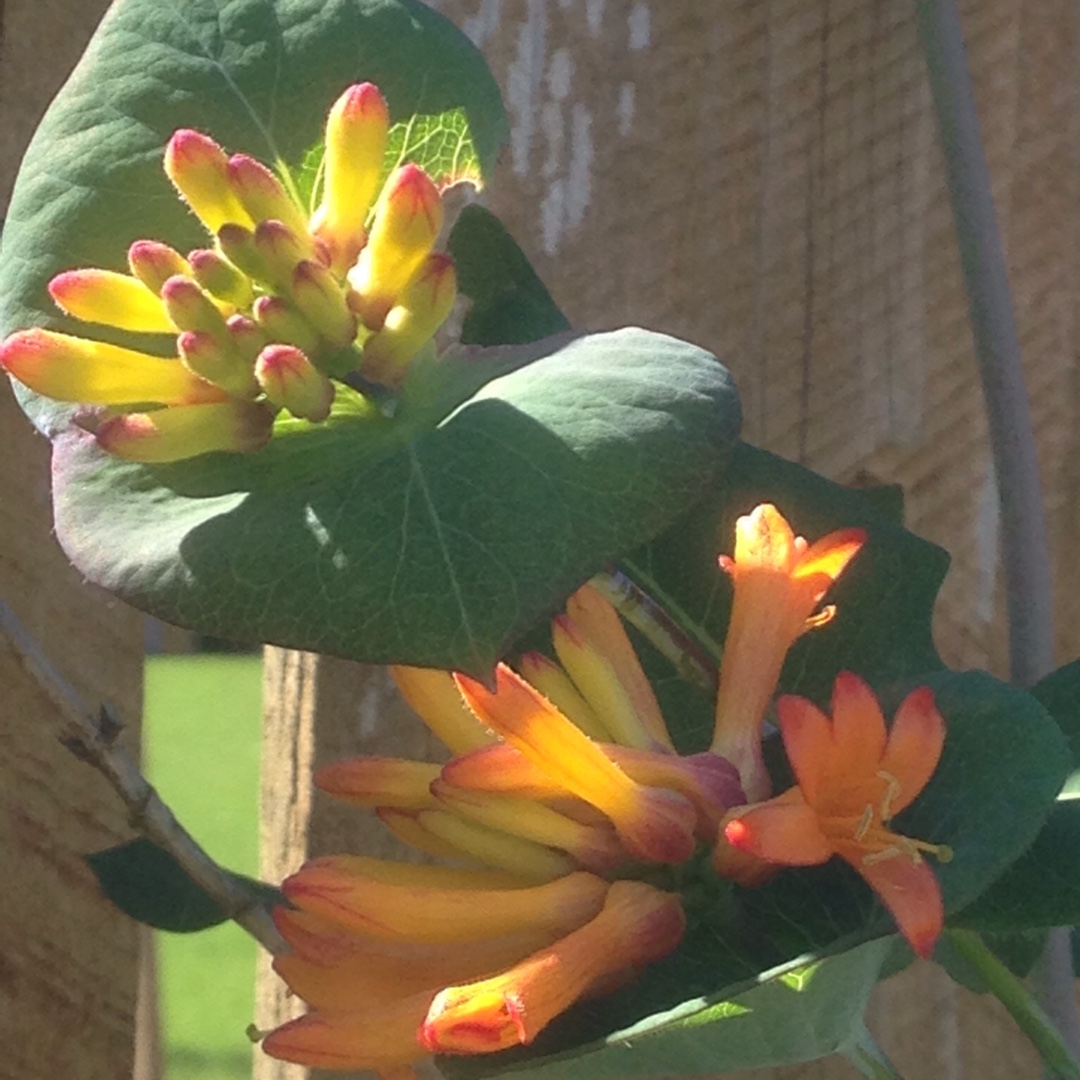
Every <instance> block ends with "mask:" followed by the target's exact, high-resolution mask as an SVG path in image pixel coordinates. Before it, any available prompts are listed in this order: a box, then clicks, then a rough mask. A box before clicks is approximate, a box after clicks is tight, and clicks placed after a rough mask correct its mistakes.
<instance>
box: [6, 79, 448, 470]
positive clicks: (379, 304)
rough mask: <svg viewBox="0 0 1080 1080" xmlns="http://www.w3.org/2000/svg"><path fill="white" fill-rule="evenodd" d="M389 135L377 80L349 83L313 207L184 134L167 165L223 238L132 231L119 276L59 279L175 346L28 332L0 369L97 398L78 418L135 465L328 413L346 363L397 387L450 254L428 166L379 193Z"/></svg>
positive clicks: (250, 440) (61, 299) (440, 295)
mask: <svg viewBox="0 0 1080 1080" xmlns="http://www.w3.org/2000/svg"><path fill="white" fill-rule="evenodd" d="M389 130H390V116H389V111H388V109H387V106H386V102H385V100H384V99H383V97H382V95H381V94H380V93H379V91H378V89H377V88H376V87H375V86H373V85H372V84H370V83H362V84H359V85H356V86H352V87H350V88H349V89H348V90H346V91H345V92H344V94H342V95H341V97H340V98H339V99H338V100H337V102H336V103H335V104H334V106H333V107H332V108H331V110H330V115H329V117H328V120H327V125H326V156H325V160H324V168H323V195H322V201H321V202H320V204H319V206H318V208H317V209H316V210H315V212H314V214H313V215H311V217H310V218H309V217H308V214H307V213H306V211H305V209H304V208H303V207H302V206H301V204H300V202H299V200H298V198H297V196H296V192H295V191H294V190H293V189H292V186H291V184H290V185H288V186H287V185H286V184H283V183H282V182H281V181H280V180H279V179H278V178H277V176H275V175H274V173H273V172H272V171H271V170H270V169H268V168H267V167H266V166H265V165H263V164H261V163H260V162H258V161H256V160H255V159H254V158H251V157H248V156H247V155H245V154H233V155H232V156H231V157H230V156H229V155H227V154H226V152H225V151H224V150H223V149H222V148H221V147H220V146H219V145H218V144H217V143H216V142H215V141H214V140H213V139H211V138H210V137H209V136H207V135H204V134H202V133H200V132H197V131H190V130H180V131H177V132H176V133H175V134H174V135H173V136H172V138H171V139H170V140H169V142H168V145H167V146H166V148H165V160H164V166H165V172H166V174H167V176H168V178H169V179H170V180H171V181H172V183H173V186H174V187H175V188H176V190H177V192H178V194H179V195H180V197H181V198H182V199H183V200H184V202H186V203H187V205H188V207H189V208H190V209H191V211H192V213H194V214H195V216H196V217H197V218H198V219H199V220H200V222H201V223H202V224H203V225H204V226H205V228H206V229H207V231H208V232H209V233H210V235H211V237H212V239H213V248H212V249H197V250H195V251H191V252H189V253H188V255H187V257H184V256H183V255H181V254H180V253H179V252H177V251H174V250H173V249H172V248H170V247H169V246H168V245H166V244H162V243H159V242H157V241H152V240H139V241H137V242H136V243H135V244H133V245H132V246H131V248H130V250H129V252H128V269H129V271H130V272H129V273H127V274H124V273H119V272H117V271H114V270H103V269H98V268H87V269H77V270H68V271H65V272H64V273H62V274H58V275H57V276H56V277H54V278H53V279H52V281H51V282H50V283H49V291H50V293H51V295H52V297H53V300H54V301H55V302H56V304H57V306H58V307H59V308H60V309H61V310H62V311H64V312H65V313H66V314H68V315H69V316H72V317H74V318H76V319H79V320H81V321H83V322H86V323H92V324H96V325H99V326H106V327H113V328H116V329H119V330H124V331H128V332H131V333H137V334H146V335H152V336H154V337H155V338H158V337H159V336H160V335H171V336H174V337H175V338H176V352H175V355H174V356H172V357H171V358H166V359H163V358H161V357H160V356H157V355H152V354H151V353H149V352H148V353H143V352H140V351H138V350H133V349H126V348H120V347H118V346H115V345H112V344H108V343H105V342H102V341H97V340H94V339H91V338H81V337H74V336H71V335H69V334H61V333H57V332H54V331H51V330H41V329H30V330H24V331H20V332H18V333H15V334H12V335H11V336H10V337H9V338H7V339H6V340H5V341H4V342H3V343H0V367H2V368H4V369H5V370H6V371H7V372H8V373H9V374H10V375H12V376H14V377H15V378H16V379H18V380H19V381H20V382H22V383H24V384H25V385H26V386H28V387H29V388H30V389H31V390H34V391H36V392H37V393H39V394H43V395H45V396H46V397H51V398H54V399H56V400H58V401H68V402H74V403H79V404H83V405H87V406H96V407H98V409H97V410H96V411H95V412H94V413H93V414H87V415H85V416H83V417H81V418H80V422H81V423H83V424H84V426H87V427H88V428H90V429H92V430H93V431H94V434H95V437H96V439H97V442H98V444H99V445H100V446H101V447H102V448H103V449H105V450H107V451H108V452H109V453H111V454H114V455H116V456H118V457H122V458H128V459H131V460H135V461H143V462H166V461H176V460H180V459H183V458H188V457H194V456H196V455H199V454H204V453H208V452H210V451H214V450H218V451H229V452H233V453H249V452H252V451H255V450H259V449H261V448H262V447H263V446H265V444H266V443H267V441H268V440H269V439H270V436H271V433H272V429H273V422H274V418H275V416H276V415H277V414H278V413H279V412H282V411H284V412H286V413H290V414H291V415H293V416H295V417H297V418H299V419H303V420H307V421H309V422H311V423H320V422H322V421H323V420H325V419H326V418H327V417H328V416H329V414H330V409H331V406H332V404H333V401H334V397H335V393H336V390H337V386H338V382H337V380H340V379H342V378H344V377H347V376H349V375H352V374H356V373H358V375H359V377H360V378H362V379H364V380H366V381H367V382H369V383H374V384H381V385H383V386H387V387H394V386H397V385H398V384H399V383H400V382H401V381H402V379H403V378H404V377H405V374H406V373H407V371H408V369H409V366H410V363H411V361H412V359H413V358H414V357H415V356H416V355H417V353H419V352H420V351H421V350H423V349H424V348H425V347H426V346H427V344H428V342H429V341H430V340H431V338H432V337H433V336H434V334H435V332H436V330H437V329H438V328H439V326H440V325H441V324H442V322H443V321H444V320H445V318H446V316H447V315H448V314H449V312H450V308H451V307H452V305H453V303H454V300H455V298H456V296H457V283H456V277H455V274H454V267H453V262H452V260H451V259H450V257H449V256H448V255H445V254H442V253H436V252H434V251H433V248H434V245H435V242H436V240H437V238H438V234H439V230H440V228H441V224H442V217H443V209H442V199H441V195H440V192H439V189H438V187H437V186H436V185H435V183H434V182H433V181H432V179H431V178H430V177H429V176H428V175H427V173H425V172H424V170H423V169H421V168H420V167H419V166H418V165H415V164H405V165H402V166H400V167H398V168H396V169H394V170H393V171H392V172H391V173H390V175H389V177H388V178H387V179H386V181H385V184H384V185H383V187H382V191H381V193H380V191H379V181H380V178H381V174H382V169H383V158H384V155H385V152H386V148H387V137H388V133H389ZM156 345H157V342H155V345H154V346H152V348H154V347H156ZM102 410H105V411H102Z"/></svg>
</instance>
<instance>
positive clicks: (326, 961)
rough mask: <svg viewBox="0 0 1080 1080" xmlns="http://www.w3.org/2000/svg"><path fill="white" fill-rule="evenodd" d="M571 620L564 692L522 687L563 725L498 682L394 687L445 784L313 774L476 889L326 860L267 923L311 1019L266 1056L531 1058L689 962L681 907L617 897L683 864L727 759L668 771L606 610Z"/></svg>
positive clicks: (550, 680) (558, 676) (729, 789)
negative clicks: (652, 873)
mask: <svg viewBox="0 0 1080 1080" xmlns="http://www.w3.org/2000/svg"><path fill="white" fill-rule="evenodd" d="M567 609H568V614H567V615H566V616H561V617H560V619H559V623H558V625H559V626H560V627H563V628H564V629H565V628H566V627H567V626H568V625H570V626H572V631H573V640H572V641H571V640H569V637H570V635H569V634H568V635H567V639H568V640H566V641H564V642H563V645H564V650H563V651H565V653H566V654H567V655H568V656H569V657H570V661H569V663H568V665H567V666H568V667H569V668H570V671H569V673H567V672H566V671H563V669H562V668H560V667H559V666H558V665H557V664H555V663H554V662H552V661H550V660H542V659H541V658H539V657H537V656H536V655H532V656H530V657H529V658H528V659H527V660H526V661H525V662H524V663H523V665H522V666H523V668H525V669H526V670H528V671H530V672H532V673H536V674H537V675H538V678H539V680H540V681H543V683H544V685H545V687H546V688H547V689H546V692H547V693H551V694H552V696H557V697H558V699H559V703H560V704H559V706H556V705H555V704H553V702H552V701H551V700H549V698H548V697H546V696H544V694H543V693H541V692H540V691H539V690H537V689H536V688H535V687H534V686H532V685H530V683H529V682H527V681H526V680H525V679H523V678H522V677H521V676H520V675H518V674H516V673H515V672H514V671H512V670H511V669H510V668H508V667H507V666H506V665H505V664H500V665H499V667H498V668H497V670H496V673H495V689H494V691H492V690H489V689H487V688H486V687H485V686H483V685H482V684H480V683H478V682H475V681H473V680H472V679H469V678H467V677H465V676H463V675H457V676H452V675H451V674H450V673H449V672H445V671H434V670H428V669H422V668H409V667H396V668H392V669H391V671H392V674H393V676H394V678H395V680H396V681H397V683H398V687H399V689H400V690H401V691H402V693H403V695H404V696H405V697H406V699H407V700H408V701H409V703H410V704H411V705H412V706H413V708H414V709H415V710H416V711H417V713H418V714H419V715H420V717H421V718H422V719H423V720H424V722H425V723H426V724H427V725H428V727H429V728H430V729H431V730H432V732H434V733H435V734H437V735H438V736H439V737H440V738H441V739H442V740H443V742H445V743H446V744H447V745H448V746H449V747H450V749H451V751H452V753H453V755H454V756H453V757H452V758H451V760H450V762H449V763H448V764H447V765H446V766H445V767H443V768H442V769H441V770H440V769H439V767H438V766H433V765H429V764H427V763H424V762H414V761H403V760H400V759H391V758H374V757H363V758H356V759H353V760H351V761H344V762H340V763H337V764H334V765H331V766H328V767H326V768H323V769H321V770H320V771H319V772H318V774H317V775H316V778H315V782H316V784H317V785H318V786H319V787H320V788H322V789H323V790H324V791H327V792H328V793H330V794H332V795H334V796H336V797H338V798H342V799H345V800H346V801H348V802H350V803H352V804H354V805H359V806H362V807H370V808H373V809H374V810H375V811H376V813H377V814H378V816H379V818H380V820H381V821H382V822H383V824H385V825H386V826H387V827H388V828H389V829H390V830H391V832H393V833H394V834H395V835H396V836H397V837H398V838H399V839H401V840H404V841H405V842H406V843H408V844H411V845H412V846H413V847H415V848H417V849H419V850H421V851H424V852H426V853H427V854H429V855H433V856H435V857H436V858H440V859H451V860H454V861H455V862H457V863H461V862H463V861H464V862H466V863H467V864H468V863H471V864H472V865H476V864H480V865H481V866H484V867H487V868H488V869H458V868H456V867H449V866H413V865H408V864H404V863H394V862H389V861H385V860H379V859H367V858H363V857H360V856H331V857H327V858H322V859H315V860H313V861H311V862H309V863H308V864H307V865H305V866H304V867H302V868H301V869H300V871H299V872H298V873H296V874H294V875H293V876H292V877H290V878H288V879H287V880H286V881H285V883H284V884H283V891H284V892H285V895H286V896H287V897H288V898H289V900H290V901H291V902H292V903H293V904H294V905H296V907H297V908H298V909H299V910H298V911H293V912H286V911H280V912H278V915H277V920H278V924H279V926H280V927H281V928H282V932H283V934H284V936H285V938H286V940H287V941H288V942H289V943H290V945H291V946H292V948H293V950H294V951H293V953H292V954H290V955H288V956H285V957H280V958H278V959H277V960H276V961H275V968H276V969H277V971H278V972H279V974H280V975H281V976H282V977H283V978H284V979H285V980H286V982H287V983H288V984H289V986H290V988H291V989H292V990H293V991H294V992H295V993H296V994H298V995H299V996H300V997H301V998H303V999H304V1000H305V1001H306V1002H308V1004H310V1005H312V1006H313V1007H314V1009H315V1011H313V1012H311V1013H309V1014H308V1015H307V1016H303V1017H300V1018H298V1019H296V1020H293V1021H290V1022H289V1023H287V1024H285V1025H283V1026H282V1027H280V1028H278V1029H277V1030H276V1031H274V1032H272V1033H270V1034H269V1035H268V1036H267V1038H266V1040H265V1041H264V1043H263V1047H264V1049H265V1050H266V1052H267V1053H269V1054H271V1055H273V1056H275V1057H280V1058H284V1059H286V1060H289V1061H296V1062H299V1063H301V1064H306V1065H311V1066H315V1067H322V1068H339V1069H375V1070H376V1071H378V1072H380V1074H382V1075H383V1076H384V1077H389V1076H391V1075H393V1076H395V1077H397V1076H399V1075H401V1074H400V1073H399V1072H398V1071H397V1070H400V1069H402V1068H404V1067H407V1066H408V1065H410V1064H411V1063H413V1062H415V1061H418V1060H419V1059H420V1058H422V1057H424V1056H425V1054H426V1053H427V1052H428V1051H429V1050H436V1051H438V1052H442V1053H482V1052H486V1051H492V1050H497V1049H501V1048H504V1047H507V1046H511V1045H515V1044H518V1043H525V1042H529V1041H531V1040H532V1038H533V1037H534V1036H535V1035H536V1033H537V1032H538V1031H539V1030H540V1029H541V1028H543V1027H544V1026H545V1025H546V1024H547V1023H548V1022H549V1021H551V1020H552V1019H553V1018H554V1017H555V1016H557V1015H558V1014H559V1013H561V1012H562V1011H564V1010H565V1009H567V1008H568V1007H569V1006H570V1005H572V1004H573V1003H574V1002H575V1001H577V1000H578V999H579V998H580V997H582V995H584V994H587V993H599V992H609V991H610V990H611V989H613V988H614V987H616V986H618V985H622V984H623V983H624V982H625V981H626V980H627V979H628V978H631V977H633V976H634V974H635V971H636V970H637V969H639V968H641V967H642V966H644V965H647V964H650V963H652V962H654V961H656V960H658V959H660V958H661V957H663V956H666V955H667V954H668V953H669V952H671V950H672V949H674V948H675V947H676V945H677V944H678V942H679V941H680V940H681V938H682V934H683V929H684V923H685V919H684V916H683V913H682V906H681V902H680V900H679V898H678V897H677V896H674V895H672V894H669V893H666V892H663V891H661V890H660V889H657V888H655V887H653V886H652V885H646V884H644V883H641V882H637V881H627V880H616V881H615V882H614V884H613V883H612V879H614V878H616V877H618V876H623V875H625V874H626V873H627V872H628V869H629V867H628V864H631V863H632V862H633V861H634V860H639V861H643V862H652V863H657V862H660V863H680V862H683V861H685V860H687V859H689V858H690V857H691V856H692V855H693V854H694V853H695V850H696V848H697V842H698V840H699V839H700V840H705V841H706V842H709V843H711V842H712V840H713V839H714V838H715V836H716V830H717V828H718V824H719V821H720V819H721V818H722V816H723V814H724V812H725V811H726V810H727V808H728V807H729V806H731V805H734V804H735V803H737V802H739V801H740V800H741V799H742V797H743V796H742V790H741V788H740V787H739V784H738V780H737V777H736V775H735V771H734V768H733V767H732V766H731V765H730V764H729V763H728V762H727V761H725V760H723V759H722V758H719V757H717V756H716V755H714V754H695V755H693V756H690V757H680V756H678V755H677V754H676V753H674V751H673V750H672V749H671V740H670V737H669V736H668V732H667V729H666V727H665V725H664V721H663V717H662V716H661V714H660V710H659V706H658V705H657V703H656V699H655V697H654V696H653V694H652V691H651V689H650V688H649V686H648V683H647V682H646V680H645V676H644V674H643V673H642V671H641V668H640V665H639V664H638V661H637V657H636V656H635V655H634V652H633V648H632V646H631V644H630V641H629V639H628V638H627V636H626V632H625V631H624V630H623V628H622V625H621V624H620V622H619V617H618V615H617V614H616V612H615V611H614V609H613V608H611V607H610V605H608V603H607V601H606V600H604V599H603V598H602V597H601V596H600V595H599V594H598V593H596V592H594V591H593V590H589V589H586V590H582V591H581V592H579V593H578V594H576V595H575V596H574V597H572V598H571V599H570V601H569V602H568V604H567ZM616 714H617V715H616ZM579 720H581V721H582V723H581V724H580V725H579V723H578V721H579ZM586 728H588V730H590V731H592V732H593V733H595V734H597V735H602V736H603V739H604V740H607V739H612V738H613V739H615V740H616V741H612V742H608V741H594V740H593V738H591V737H590V735H588V734H586V730H585V729H586ZM609 733H610V734H609ZM631 872H632V870H631Z"/></svg>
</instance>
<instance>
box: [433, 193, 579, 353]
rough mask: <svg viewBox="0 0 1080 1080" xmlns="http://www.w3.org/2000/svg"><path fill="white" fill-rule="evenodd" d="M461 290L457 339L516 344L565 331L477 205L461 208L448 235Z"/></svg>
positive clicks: (520, 255)
mask: <svg viewBox="0 0 1080 1080" xmlns="http://www.w3.org/2000/svg"><path fill="white" fill-rule="evenodd" d="M450 254H451V255H453V256H454V261H455V262H456V263H457V268H458V282H459V284H460V286H461V291H462V292H464V293H465V295H466V296H468V297H469V298H470V299H471V300H472V307H471V308H470V309H469V313H468V315H466V316H465V323H464V326H463V327H462V332H461V340H462V342H464V343H466V344H476V345H519V344H524V343H525V342H529V341H538V340H539V339H540V338H544V337H548V336H549V335H550V334H559V333H562V332H563V331H564V330H569V329H570V324H569V323H568V322H567V321H566V317H565V316H564V315H563V313H562V312H561V311H560V310H559V309H558V308H557V307H556V306H555V301H554V300H552V298H551V294H550V293H549V292H548V291H547V289H546V288H545V287H544V283H543V282H542V281H541V280H540V278H539V277H537V275H536V271H535V270H533V268H532V266H531V264H530V263H529V260H528V259H527V258H526V257H525V253H524V252H523V251H522V250H521V248H519V247H518V246H517V244H516V243H515V242H514V239H513V237H511V236H510V234H509V233H508V232H507V231H506V229H505V228H504V227H503V225H502V222H500V221H499V219H498V218H497V217H496V216H495V215H494V214H492V213H491V212H490V211H489V210H485V209H484V208H483V207H482V206H477V205H475V204H474V205H472V206H466V207H465V209H464V210H462V212H461V216H460V217H459V218H458V220H457V224H456V225H455V226H454V231H453V232H452V233H451V234H450Z"/></svg>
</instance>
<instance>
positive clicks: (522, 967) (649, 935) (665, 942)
mask: <svg viewBox="0 0 1080 1080" xmlns="http://www.w3.org/2000/svg"><path fill="white" fill-rule="evenodd" d="M685 929H686V918H685V916H684V915H683V910H682V904H681V902H680V899H679V897H678V896H675V895H673V894H672V893H665V892H661V891H660V890H659V889H657V888H654V887H653V886H652V885H647V884H646V883H645V882H643V881H617V882H615V884H614V885H612V886H611V889H610V890H609V891H608V895H607V899H606V900H605V903H604V908H603V910H602V911H601V912H600V913H599V914H598V915H597V916H596V917H595V918H594V919H593V920H592V921H590V922H588V923H586V924H585V925H584V926H582V927H581V928H580V929H579V930H576V931H574V932H573V933H571V934H569V935H567V936H566V937H565V938H563V939H562V940H561V941H558V942H556V943H555V944H554V945H552V946H550V947H549V948H547V949H541V950H540V951H539V952H537V953H534V954H533V955H532V956H530V957H527V958H526V959H525V960H522V961H521V962H520V963H519V964H517V965H515V966H514V967H512V968H511V969H510V970H509V971H506V972H503V973H502V974H500V975H495V976H493V977H492V978H489V979H485V980H483V981H482V982H475V983H469V984H466V985H464V986H452V987H449V988H447V989H446V990H443V991H441V992H440V993H439V994H438V995H437V996H436V997H435V999H434V1001H433V1002H432V1003H431V1007H430V1009H429V1011H428V1014H427V1018H426V1019H425V1021H424V1024H423V1027H422V1028H421V1033H420V1041H421V1043H422V1044H423V1045H424V1046H425V1047H426V1048H427V1049H428V1050H431V1051H433V1052H435V1053H449V1054H477V1053H489V1052H491V1051H494V1050H505V1049H507V1048H508V1047H511V1046H517V1045H519V1044H528V1043H530V1042H532V1040H533V1039H534V1038H535V1037H536V1036H537V1034H538V1033H539V1032H540V1031H541V1030H542V1029H543V1028H544V1027H546V1026H547V1025H548V1024H549V1023H550V1022H551V1021H552V1020H553V1019H554V1018H555V1017H556V1016H558V1015H559V1014H560V1013H561V1012H564V1011H565V1010H566V1009H567V1008H568V1007H569V1006H570V1005H572V1004H573V1003H574V1002H575V1001H577V1000H578V999H579V998H580V997H581V996H582V995H583V994H585V993H587V992H588V990H589V988H590V987H591V986H593V985H594V984H595V983H597V982H598V981H600V980H604V979H605V978H606V977H608V976H611V975H617V974H618V973H620V972H622V971H624V970H626V969H627V968H629V967H637V966H642V965H645V964H651V963H655V962H656V961H657V960H660V959H662V958H663V957H665V956H667V955H668V953H670V952H671V951H672V950H673V949H674V948H675V947H676V946H677V945H678V944H679V942H680V941H681V940H682V936H683V932H684V930H685Z"/></svg>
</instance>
